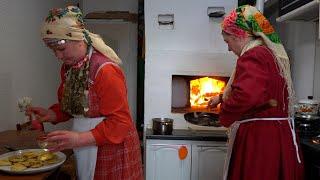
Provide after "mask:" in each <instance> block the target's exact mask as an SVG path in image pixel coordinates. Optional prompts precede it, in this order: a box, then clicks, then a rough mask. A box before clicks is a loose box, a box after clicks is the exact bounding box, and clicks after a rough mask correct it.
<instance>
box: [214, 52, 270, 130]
mask: <svg viewBox="0 0 320 180" xmlns="http://www.w3.org/2000/svg"><path fill="white" fill-rule="evenodd" d="M268 80H269V74H268V65H267V62H266V61H265V58H264V57H263V55H259V52H255V53H246V54H244V55H243V56H242V57H240V58H239V59H238V61H237V66H236V74H235V79H234V81H233V83H232V85H231V87H232V90H231V96H230V97H229V98H228V99H227V100H226V101H225V102H224V103H222V108H221V112H220V115H219V116H220V121H221V123H222V124H223V125H224V126H226V127H228V126H230V125H231V124H232V123H233V122H234V121H238V120H241V119H242V117H243V116H244V115H245V114H250V112H254V109H255V108H256V107H257V106H259V105H261V104H263V103H265V102H266V101H267V100H269V99H267V98H268V95H267V94H268V92H267V84H268Z"/></svg>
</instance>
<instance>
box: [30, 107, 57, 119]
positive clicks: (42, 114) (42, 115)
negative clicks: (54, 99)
mask: <svg viewBox="0 0 320 180" xmlns="http://www.w3.org/2000/svg"><path fill="white" fill-rule="evenodd" d="M25 114H26V115H27V116H32V115H35V119H34V120H37V121H39V122H55V121H57V116H56V113H55V112H54V111H52V110H51V109H45V108H42V107H32V106H31V107H28V108H27V110H26V112H25Z"/></svg>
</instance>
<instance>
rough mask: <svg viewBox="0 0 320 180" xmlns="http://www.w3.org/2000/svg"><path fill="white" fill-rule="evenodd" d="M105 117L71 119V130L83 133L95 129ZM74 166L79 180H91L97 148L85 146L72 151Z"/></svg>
mask: <svg viewBox="0 0 320 180" xmlns="http://www.w3.org/2000/svg"><path fill="white" fill-rule="evenodd" d="M103 119H105V117H98V118H86V117H77V118H73V124H72V130H73V131H77V132H85V131H89V130H91V129H93V128H95V127H96V126H97V125H98V124H99V123H100V122H101V121H103ZM73 152H74V155H75V158H76V164H77V177H78V179H79V180H93V178H94V172H95V168H96V161H97V152H98V147H97V146H86V147H79V148H74V149H73Z"/></svg>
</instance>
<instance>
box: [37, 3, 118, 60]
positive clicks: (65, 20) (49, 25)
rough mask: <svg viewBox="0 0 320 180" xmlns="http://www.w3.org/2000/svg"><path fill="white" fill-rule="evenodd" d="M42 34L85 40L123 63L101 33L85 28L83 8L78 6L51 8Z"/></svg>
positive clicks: (51, 36)
mask: <svg viewBox="0 0 320 180" xmlns="http://www.w3.org/2000/svg"><path fill="white" fill-rule="evenodd" d="M41 36H42V38H44V39H45V38H52V39H68V40H84V41H85V42H86V43H87V44H88V45H89V46H93V47H94V48H95V49H96V50H97V51H99V52H100V53H102V54H103V55H105V56H106V57H108V58H109V59H110V60H112V61H113V62H115V63H117V64H121V60H120V58H119V57H118V56H117V54H116V53H115V52H114V51H113V50H112V49H111V48H110V47H109V46H107V45H106V44H105V43H104V41H103V40H102V38H101V37H100V36H99V35H97V34H94V33H91V32H89V31H88V30H87V29H85V27H84V22H83V17H82V13H81V10H80V9H79V8H78V7H76V6H68V7H66V8H55V9H51V10H50V11H49V15H48V17H47V18H46V19H45V23H44V25H43V26H42V28H41Z"/></svg>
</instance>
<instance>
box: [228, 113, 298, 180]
mask: <svg viewBox="0 0 320 180" xmlns="http://www.w3.org/2000/svg"><path fill="white" fill-rule="evenodd" d="M285 120H287V121H288V123H289V126H290V130H291V134H292V141H293V144H294V146H295V149H296V155H297V159H298V162H299V163H301V160H300V156H299V151H298V144H297V140H296V134H295V130H294V128H295V127H294V119H290V118H252V119H245V120H241V121H235V122H234V123H233V124H232V125H231V126H230V128H229V135H228V136H229V143H228V150H227V157H226V160H225V163H224V168H223V180H227V178H228V171H229V165H230V159H231V155H232V149H233V144H234V141H235V138H236V135H237V132H238V129H239V127H240V125H241V124H242V123H247V122H251V121H285ZM290 120H291V121H290Z"/></svg>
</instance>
